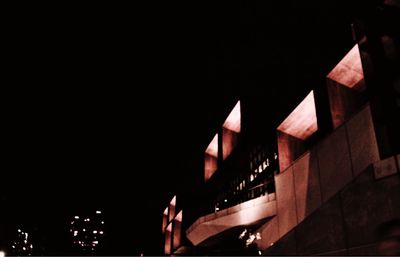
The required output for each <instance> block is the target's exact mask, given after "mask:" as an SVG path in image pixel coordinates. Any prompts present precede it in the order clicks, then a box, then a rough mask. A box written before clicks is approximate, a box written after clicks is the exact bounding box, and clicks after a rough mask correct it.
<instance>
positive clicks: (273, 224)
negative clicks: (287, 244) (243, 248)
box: [257, 217, 279, 250]
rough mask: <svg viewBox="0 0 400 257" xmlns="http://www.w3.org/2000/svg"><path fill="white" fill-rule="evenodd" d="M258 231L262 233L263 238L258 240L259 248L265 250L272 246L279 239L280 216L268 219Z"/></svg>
mask: <svg viewBox="0 0 400 257" xmlns="http://www.w3.org/2000/svg"><path fill="white" fill-rule="evenodd" d="M257 232H259V233H260V235H261V239H262V240H260V241H259V242H257V246H258V249H262V250H264V249H266V248H268V247H270V246H271V244H274V243H275V242H276V241H278V240H279V229H278V218H277V217H274V218H272V219H271V220H269V221H267V222H266V224H264V225H263V226H262V227H261V228H260V229H258V230H257Z"/></svg>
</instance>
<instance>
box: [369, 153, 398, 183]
mask: <svg viewBox="0 0 400 257" xmlns="http://www.w3.org/2000/svg"><path fill="white" fill-rule="evenodd" d="M396 173H397V167H396V160H395V158H394V156H392V157H390V158H387V159H385V160H381V161H378V162H375V163H374V175H375V178H376V179H380V178H384V177H387V176H390V175H393V174H396Z"/></svg>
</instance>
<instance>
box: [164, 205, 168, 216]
mask: <svg viewBox="0 0 400 257" xmlns="http://www.w3.org/2000/svg"><path fill="white" fill-rule="evenodd" d="M164 215H168V207H167V208H165V210H164Z"/></svg>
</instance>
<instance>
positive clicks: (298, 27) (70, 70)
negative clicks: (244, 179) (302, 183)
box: [0, 1, 355, 255]
mask: <svg viewBox="0 0 400 257" xmlns="http://www.w3.org/2000/svg"><path fill="white" fill-rule="evenodd" d="M276 2H277V1H275V2H271V1H261V2H254V3H251V4H250V3H246V4H244V3H241V4H239V3H238V2H227V3H224V4H222V3H219V4H216V3H213V2H196V3H191V2H190V3H189V2H184V1H182V2H174V3H171V2H167V3H153V4H150V3H148V4H132V5H116V4H115V5H112V6H108V5H101V6H100V5H97V4H93V5H88V4H87V5H85V6H50V8H51V9H52V10H51V11H50V10H48V9H47V8H49V6H37V5H35V6H18V7H16V8H13V9H12V10H10V13H11V15H10V18H9V19H8V20H7V24H6V26H7V27H8V29H9V32H10V36H9V37H8V38H7V42H9V46H8V47H7V48H5V49H3V50H6V52H7V55H9V57H10V58H7V60H8V61H7V68H6V70H5V71H6V72H5V73H6V74H7V77H8V78H7V79H6V80H5V81H3V88H4V89H5V90H6V92H5V93H4V94H3V98H4V101H3V102H2V106H3V110H2V120H3V121H2V127H3V129H4V130H3V133H2V134H3V137H2V148H3V158H2V159H3V161H2V171H1V174H2V175H1V187H0V190H1V191H0V192H1V196H2V199H1V200H2V204H4V205H5V206H6V208H5V209H6V210H7V211H6V217H7V223H9V224H16V225H17V224H28V225H27V226H33V227H35V228H36V229H37V230H38V231H40V233H42V234H43V235H45V236H44V239H43V240H44V241H45V242H47V244H48V245H49V248H50V250H49V251H50V254H52V253H55V254H62V253H65V252H67V251H66V249H68V246H67V245H66V241H65V238H66V232H65V231H66V230H67V229H68V228H67V227H66V222H68V219H69V218H70V217H72V216H73V215H75V213H77V212H78V213H79V212H80V211H86V210H90V209H101V210H103V211H104V214H105V215H106V222H107V225H108V226H107V228H108V230H107V232H108V236H109V237H108V247H109V254H111V253H112V254H114V255H124V254H140V253H141V252H144V253H145V254H147V255H151V254H161V253H162V252H161V248H160V247H159V246H160V245H161V234H160V229H161V213H162V211H163V209H164V208H165V206H166V205H167V203H168V202H169V200H170V199H171V198H172V196H173V194H174V193H175V192H177V191H179V192H185V193H187V195H193V198H194V199H196V197H197V196H196V186H199V182H198V181H201V179H202V173H201V172H202V170H201V166H200V165H201V160H202V151H203V150H204V148H205V147H206V146H207V144H208V142H209V140H210V139H211V138H212V136H213V134H214V133H215V131H216V128H217V126H218V125H219V124H220V122H221V121H222V119H223V118H224V116H225V115H226V114H227V113H228V112H229V108H231V107H232V106H233V104H234V103H235V101H236V100H237V98H238V97H240V96H243V95H246V94H260V95H262V96H264V97H265V98H264V99H266V100H265V108H268V109H270V116H269V117H266V119H267V118H270V119H273V118H274V117H275V116H276V115H277V114H276V113H279V110H278V109H279V108H278V107H279V106H282V108H286V109H289V108H291V106H290V105H289V106H288V105H287V104H290V103H291V102H292V101H297V100H298V97H299V94H300V96H301V94H304V92H306V91H307V90H309V89H310V88H312V86H313V85H311V84H310V83H311V82H313V79H314V78H315V76H316V75H317V76H319V75H318V74H321V73H322V72H326V71H327V69H328V67H332V64H333V62H334V61H338V59H335V58H334V57H333V56H341V55H343V54H344V53H345V51H346V50H347V49H350V47H351V44H352V43H351V31H350V25H349V24H350V23H351V18H352V15H351V13H352V11H353V10H354V9H355V8H354V6H355V5H350V4H348V1H330V2H329V3H327V2H324V3H323V4H324V5H322V3H321V2H320V1H307V3H305V2H304V1H295V3H290V2H286V1H285V2H284V3H276ZM278 2H279V1H278ZM33 8H34V9H33ZM32 10H35V11H32ZM338 17H340V19H339V18H338ZM338 45H339V46H341V47H342V49H343V52H339V53H338V52H337V49H340V48H341V47H338ZM332 49H335V50H334V51H333V50H332ZM331 50H332V51H331ZM335 51H336V52H335ZM324 60H330V61H324ZM310 81H311V82H310ZM307 83H309V84H307ZM277 84H278V85H279V86H277ZM283 93H285V94H286V95H283ZM277 102H279V104H277ZM282 112H283V111H282ZM2 208H3V207H2ZM2 222H3V221H2Z"/></svg>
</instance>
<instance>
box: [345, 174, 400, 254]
mask: <svg viewBox="0 0 400 257" xmlns="http://www.w3.org/2000/svg"><path fill="white" fill-rule="evenodd" d="M341 198H342V206H343V214H344V221H345V226H346V230H347V238H348V245H349V247H350V248H351V247H358V246H361V245H366V244H370V243H373V242H374V241H375V229H376V228H377V227H378V226H379V225H380V224H381V223H383V222H385V221H388V220H390V219H393V218H396V217H397V218H398V217H400V204H399V203H400V177H399V176H390V177H386V178H383V179H380V180H375V179H374V174H373V168H372V167H371V166H370V168H369V169H368V170H366V172H363V173H362V174H361V175H360V176H359V177H358V178H357V179H356V180H355V181H354V183H351V184H349V185H348V186H347V187H346V188H345V189H344V190H343V191H342V192H341Z"/></svg>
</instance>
